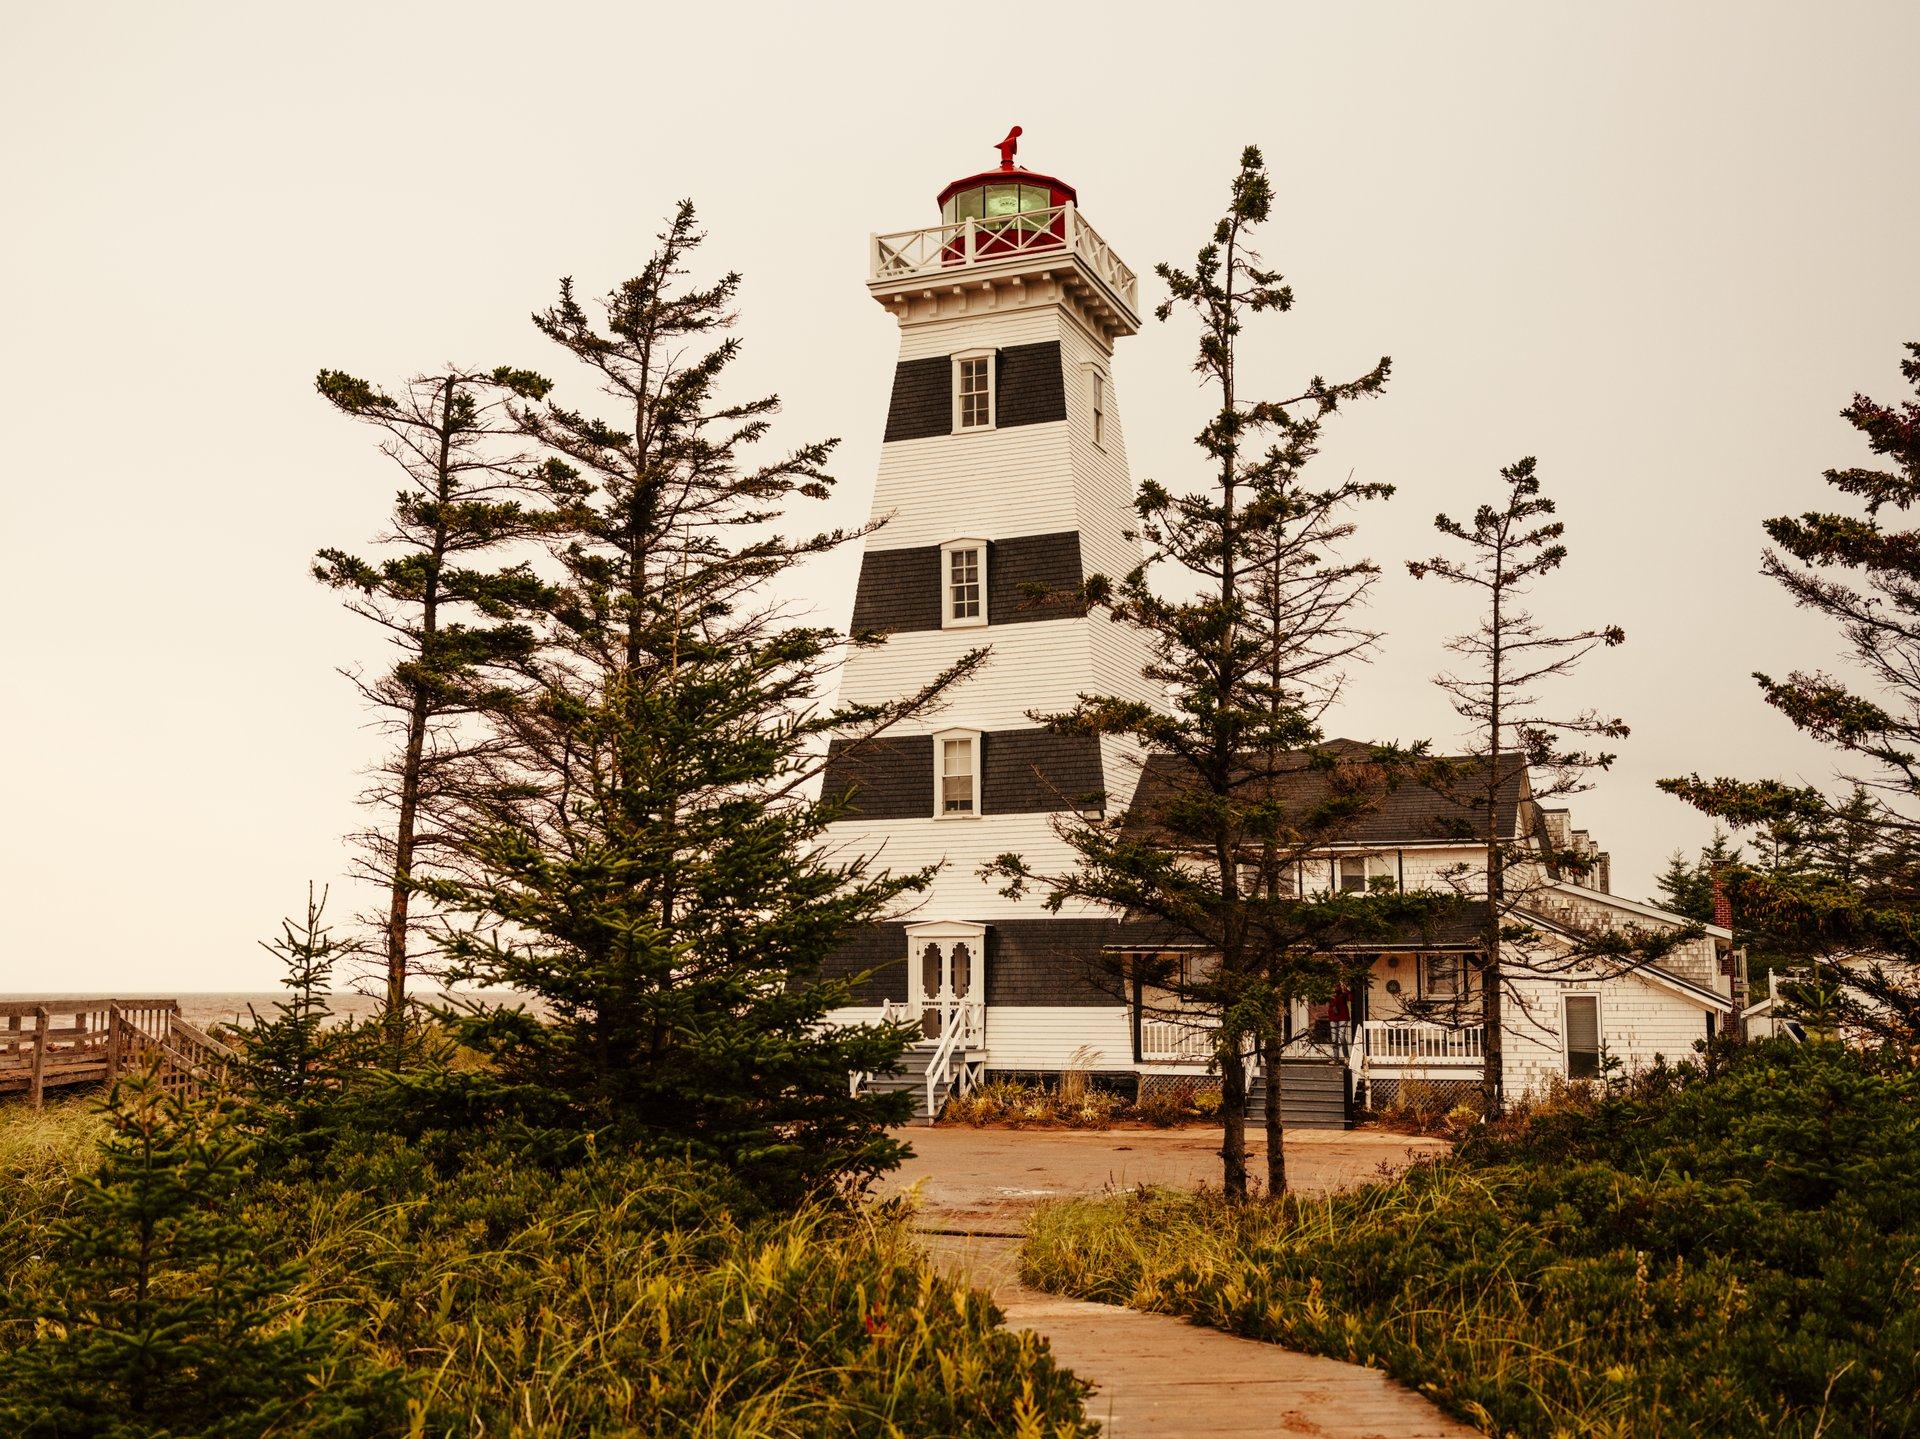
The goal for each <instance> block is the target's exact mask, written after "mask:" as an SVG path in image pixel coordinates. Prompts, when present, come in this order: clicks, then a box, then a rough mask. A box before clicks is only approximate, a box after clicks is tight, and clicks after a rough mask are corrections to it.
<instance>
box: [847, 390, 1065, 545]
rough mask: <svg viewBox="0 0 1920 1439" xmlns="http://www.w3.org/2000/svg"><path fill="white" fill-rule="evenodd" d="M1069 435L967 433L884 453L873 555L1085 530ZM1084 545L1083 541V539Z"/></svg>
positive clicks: (1053, 426) (876, 490) (1055, 428)
mask: <svg viewBox="0 0 1920 1439" xmlns="http://www.w3.org/2000/svg"><path fill="white" fill-rule="evenodd" d="M1069 448H1070V439H1069V432H1068V429H1067V427H1066V426H1065V425H1064V424H1062V423H1060V422H1059V421H1057V420H1056V421H1053V422H1051V423H1048V424H1040V425H1015V426H1013V427H1012V428H1011V429H1005V430H984V429H983V430H963V431H960V432H959V433H956V434H951V435H929V436H927V437H926V438H924V439H918V440H893V441H890V442H888V443H887V444H884V445H882V446H881V447H880V472H879V476H878V478H877V479H876V480H875V482H874V487H873V510H872V518H873V520H874V522H875V523H877V524H879V525H880V529H879V530H878V531H877V532H876V533H874V534H873V535H870V536H869V537H868V539H867V548H868V549H871V550H893V549H909V548H912V547H914V546H917V545H938V544H944V543H945V542H946V541H948V540H953V539H959V538H961V537H962V536H967V537H975V538H982V539H989V540H997V539H1005V538H1008V537H1010V536H1014V535H1052V534H1060V533H1063V532H1065V531H1068V530H1076V529H1079V528H1080V510H1079V505H1078V503H1077V500H1076V497H1075V495H1074V491H1073V484H1072V478H1071V476H1072V463H1073V462H1072V458H1071V456H1070V454H1069ZM1083 542H1084V539H1083Z"/></svg>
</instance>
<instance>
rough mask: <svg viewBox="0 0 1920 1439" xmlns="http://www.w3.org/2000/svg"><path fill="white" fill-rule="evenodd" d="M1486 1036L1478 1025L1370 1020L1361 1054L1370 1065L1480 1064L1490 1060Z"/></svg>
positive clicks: (1363, 1028)
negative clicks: (1488, 1058) (1484, 1059)
mask: <svg viewBox="0 0 1920 1439" xmlns="http://www.w3.org/2000/svg"><path fill="white" fill-rule="evenodd" d="M1485 1034H1486V1029H1485V1027H1484V1026H1482V1025H1478V1024H1463V1025H1460V1026H1458V1027H1453V1026H1449V1025H1444V1024H1427V1023H1411V1022H1410V1023H1401V1022H1399V1021H1396V1020H1391V1019H1370V1020H1368V1021H1367V1022H1366V1023H1365V1024H1363V1025H1361V1026H1360V1052H1361V1055H1362V1057H1363V1058H1364V1060H1365V1061H1366V1063H1368V1064H1370V1065H1380V1066H1386V1065H1400V1064H1447V1063H1455V1064H1478V1063H1480V1061H1481V1060H1482V1059H1483V1058H1484V1057H1485V1056H1486V1044H1485Z"/></svg>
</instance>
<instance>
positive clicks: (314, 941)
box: [238, 885, 372, 1152]
mask: <svg viewBox="0 0 1920 1439" xmlns="http://www.w3.org/2000/svg"><path fill="white" fill-rule="evenodd" d="M326 905H327V896H326V893H325V892H324V891H322V892H321V893H320V894H318V895H315V893H314V891H313V886H312V885H309V886H307V908H306V914H305V916H304V917H303V918H301V919H299V920H294V919H285V920H282V921H281V924H280V936H279V938H277V939H275V940H272V941H270V942H269V941H263V942H262V943H261V946H260V947H261V948H262V949H264V950H266V951H267V953H269V954H271V955H273V956H274V957H275V958H276V959H278V960H279V961H280V963H281V966H282V968H283V974H282V976H281V981H280V982H281V984H282V986H283V987H284V988H285V989H286V991H287V995H286V998H284V999H281V1000H278V1001H276V1002H275V1003H274V1005H273V1008H272V1011H271V1017H269V1018H266V1019H262V1018H261V1017H260V1015H259V1014H258V1013H256V1012H254V1011H253V1010H252V1009H251V1008H249V1010H248V1013H249V1014H250V1015H251V1017H252V1023H251V1024H249V1025H248V1026H247V1027H246V1028H245V1029H244V1030H243V1031H242V1032H241V1033H240V1035H239V1036H238V1039H239V1042H240V1045H241V1053H242V1056H243V1058H242V1062H241V1066H240V1070H241V1077H242V1079H243V1081H244V1084H243V1089H244V1094H245V1106H244V1110H245V1121H246V1123H247V1125H248V1127H249V1128H252V1129H254V1130H256V1131H258V1132H260V1133H261V1134H262V1135H263V1137H264V1142H265V1143H266V1144H267V1145H268V1146H269V1147H270V1148H272V1149H274V1150H277V1151H285V1152H300V1151H304V1150H311V1149H313V1148H315V1147H316V1146H317V1145H318V1144H319V1143H321V1142H322V1140H323V1135H324V1131H325V1129H326V1127H327V1123H328V1115H329V1112H330V1111H331V1110H332V1109H333V1108H334V1106H335V1105H336V1104H337V1101H338V1099H339V1096H340V1092H341V1090H342V1088H343V1086H344V1085H345V1083H346V1082H347V1079H348V1077H349V1072H350V1071H351V1069H352V1068H353V1067H354V1066H355V1064H356V1063H357V1061H358V1060H359V1059H360V1058H362V1057H365V1058H371V1055H367V1056H361V1055H360V1054H359V1051H360V1050H361V1049H362V1048H363V1046H362V1044H361V1034H360V1031H359V1027H358V1026H356V1025H355V1024H354V1023H353V1022H352V1021H351V1020H341V1019H339V1018H338V1017H336V1016H335V1014H334V1013H333V1009H332V1004H331V990H332V986H333V971H334V966H335V965H336V964H338V963H339V961H340V959H341V957H342V956H343V955H344V954H349V953H352V952H353V947H352V946H351V945H349V944H345V943H343V942H342V941H340V940H338V939H336V938H335V937H334V934H333V930H332V927H331V926H329V925H328V924H327V923H326V920H325V913H326ZM371 1034H372V1031H371V1030H369V1031H368V1035H369V1037H371Z"/></svg>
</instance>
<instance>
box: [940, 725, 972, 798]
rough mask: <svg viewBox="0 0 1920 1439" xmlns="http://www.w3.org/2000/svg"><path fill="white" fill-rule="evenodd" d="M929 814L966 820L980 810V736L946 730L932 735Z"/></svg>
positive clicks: (967, 731)
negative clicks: (932, 763)
mask: <svg viewBox="0 0 1920 1439" xmlns="http://www.w3.org/2000/svg"><path fill="white" fill-rule="evenodd" d="M933 755H934V776H933V813H934V817H935V818H936V819H963V818H964V819H970V818H972V817H973V816H975V815H977V814H979V813H980V735H979V733H978V732H977V731H975V730H947V731H946V732H944V733H942V734H937V735H935V736H934V737H933Z"/></svg>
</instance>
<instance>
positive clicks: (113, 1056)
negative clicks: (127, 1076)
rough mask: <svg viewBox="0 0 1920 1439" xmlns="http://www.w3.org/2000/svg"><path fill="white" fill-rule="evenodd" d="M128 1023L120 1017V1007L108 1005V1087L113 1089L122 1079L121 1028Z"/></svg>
mask: <svg viewBox="0 0 1920 1439" xmlns="http://www.w3.org/2000/svg"><path fill="white" fill-rule="evenodd" d="M125 1023H126V1021H125V1020H124V1019H122V1018H121V1017H120V1006H119V1005H118V1004H113V1003H109V1004H108V1005H107V1085H108V1087H109V1088H111V1087H112V1086H113V1085H114V1084H116V1083H118V1082H119V1079H120V1028H121V1026H122V1025H123V1024H125Z"/></svg>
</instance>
